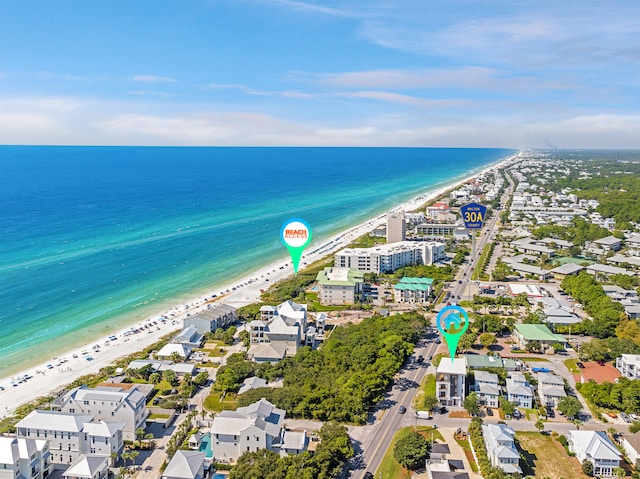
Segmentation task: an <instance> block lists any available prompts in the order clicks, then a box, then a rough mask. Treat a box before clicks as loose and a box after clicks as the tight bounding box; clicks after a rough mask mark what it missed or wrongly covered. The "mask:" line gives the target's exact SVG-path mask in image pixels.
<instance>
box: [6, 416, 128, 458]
mask: <svg viewBox="0 0 640 479" xmlns="http://www.w3.org/2000/svg"><path fill="white" fill-rule="evenodd" d="M123 429H124V423H123V422H118V421H98V420H96V418H95V416H94V415H93V414H79V413H68V412H60V411H41V410H36V411H32V412H31V413H29V415H27V416H26V417H25V418H24V419H22V420H20V421H19V422H18V424H16V436H17V437H18V438H24V439H33V440H47V441H49V451H50V453H51V456H50V457H51V462H53V463H55V464H73V463H74V461H76V460H77V459H78V458H80V457H81V456H83V455H97V456H104V457H107V458H109V461H111V454H112V453H117V454H119V453H120V452H121V451H122V450H123V447H124V440H123Z"/></svg>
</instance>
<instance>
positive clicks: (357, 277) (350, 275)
mask: <svg viewBox="0 0 640 479" xmlns="http://www.w3.org/2000/svg"><path fill="white" fill-rule="evenodd" d="M316 281H317V282H318V299H319V301H320V304H324V305H343V304H355V303H356V301H359V300H360V299H361V297H362V290H363V286H364V276H363V273H361V272H360V271H358V270H357V269H353V268H333V267H330V268H324V269H323V270H321V271H319V272H318V275H317V276H316Z"/></svg>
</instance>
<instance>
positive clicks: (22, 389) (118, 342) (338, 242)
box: [0, 157, 514, 417]
mask: <svg viewBox="0 0 640 479" xmlns="http://www.w3.org/2000/svg"><path fill="white" fill-rule="evenodd" d="M513 158H514V157H511V158H508V159H505V160H503V161H501V162H500V163H497V164H493V165H491V166H490V167H487V168H486V169H485V170H483V172H482V173H485V172H487V171H490V170H493V169H496V168H499V167H501V166H503V165H505V164H507V163H509V162H510V161H511V160H512V159H513ZM478 174H481V173H476V174H474V175H472V176H469V177H467V178H465V179H464V180H461V181H458V182H456V183H455V184H458V185H459V184H462V183H465V182H467V181H469V180H470V179H472V178H474V177H476V176H478ZM455 184H451V185H447V186H446V187H443V188H440V189H438V190H433V191H429V192H425V193H423V194H421V195H419V196H417V197H415V198H413V199H411V200H410V201H408V202H406V203H403V204H402V205H400V206H398V207H397V208H394V209H395V210H401V209H402V210H404V211H412V210H415V209H416V208H418V207H420V206H421V205H423V204H424V203H426V202H428V201H431V200H433V199H435V198H438V197H440V196H442V194H443V193H444V192H445V191H446V190H448V189H450V188H452V187H453V186H454V185H455ZM384 218H385V215H384V214H383V215H380V216H377V217H376V218H372V219H370V220H368V221H366V222H364V223H362V224H360V225H358V226H355V227H353V228H350V229H348V230H346V231H344V232H342V233H340V234H338V235H336V236H335V237H333V239H331V240H329V241H326V242H324V243H322V244H320V245H315V244H313V243H312V244H311V245H310V246H309V247H308V248H307V249H308V250H309V252H307V253H305V254H303V256H302V259H301V263H300V269H303V268H304V266H305V265H306V264H311V263H313V262H315V261H317V260H319V259H322V258H323V257H326V256H328V255H330V254H331V253H334V252H336V251H338V250H340V249H342V248H344V247H346V245H347V244H349V243H350V242H351V241H353V240H354V239H356V238H358V237H360V236H362V235H363V234H366V233H368V232H370V231H372V230H373V229H374V228H375V227H376V226H378V225H379V224H381V223H382V222H383V221H384ZM283 250H284V247H283ZM292 273H293V268H292V266H291V260H290V259H289V258H284V257H283V259H282V260H281V261H278V262H276V263H273V264H270V265H269V266H266V267H264V268H262V269H260V270H258V271H256V272H253V273H251V274H249V275H247V276H246V277H245V278H242V279H241V280H239V281H236V282H234V283H233V284H229V285H225V286H223V287H212V289H211V291H210V292H209V293H208V294H206V295H203V296H202V297H200V298H199V299H197V300H194V301H192V302H190V303H187V304H181V305H179V306H175V307H173V308H172V309H170V310H168V311H162V312H158V314H156V315H154V316H152V317H149V318H147V319H146V320H144V321H138V322H136V323H135V324H132V325H131V326H130V327H128V328H125V329H123V330H120V331H117V332H113V334H112V335H110V336H108V337H102V338H100V339H97V340H96V341H93V342H91V343H90V344H86V345H84V346H83V347H81V348H78V349H74V350H70V351H68V352H67V353H65V354H61V355H60V356H58V357H57V358H47V359H46V360H45V361H43V362H42V364H40V365H39V366H36V367H31V368H29V369H27V370H24V371H22V372H20V373H18V374H15V375H14V376H13V377H5V378H1V379H0V386H2V387H4V390H0V416H2V417H4V416H7V415H10V414H12V412H13V411H14V410H15V408H16V407H17V406H20V405H22V404H24V403H27V402H29V401H32V400H33V399H35V398H37V397H40V396H45V395H47V394H49V393H51V392H53V391H55V390H57V389H59V388H61V387H63V386H65V385H67V384H69V383H71V382H72V381H74V380H75V379H77V378H79V377H81V376H83V375H86V374H91V373H95V372H98V371H99V370H100V368H102V367H105V366H109V365H111V364H112V363H113V362H114V361H115V360H116V359H118V358H120V357H123V356H127V355H129V354H132V353H134V352H136V351H140V350H142V349H144V348H145V347H148V346H149V345H151V344H153V343H155V342H157V341H158V340H159V339H160V338H162V337H163V336H165V335H167V334H169V333H172V332H176V331H179V330H180V329H182V322H183V319H184V318H185V316H187V315H191V314H194V313H196V312H198V311H201V310H203V309H205V308H207V306H208V305H209V304H210V303H211V298H212V296H213V295H216V298H215V300H216V301H219V302H221V303H224V304H229V305H231V306H234V307H240V306H245V305H247V304H251V303H256V302H259V300H260V295H261V291H262V290H266V289H268V288H269V286H270V285H271V284H273V283H275V282H277V281H279V280H281V279H283V278H285V277H287V276H290V275H291V274H292ZM221 295H222V297H221ZM161 318H164V319H162V320H161ZM25 378H26V379H25ZM23 379H24V380H23ZM21 380H22V381H21ZM12 384H16V385H15V386H14V385H12Z"/></svg>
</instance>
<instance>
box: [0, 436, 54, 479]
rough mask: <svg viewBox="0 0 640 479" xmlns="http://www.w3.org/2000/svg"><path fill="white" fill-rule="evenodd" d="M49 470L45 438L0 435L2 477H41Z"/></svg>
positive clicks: (36, 478) (41, 478)
mask: <svg viewBox="0 0 640 479" xmlns="http://www.w3.org/2000/svg"><path fill="white" fill-rule="evenodd" d="M50 472H51V453H50V452H49V443H48V441H47V440H45V439H24V438H16V437H9V436H0V477H1V478H2V479H25V478H30V479H43V478H44V477H47V476H48V475H49V473H50Z"/></svg>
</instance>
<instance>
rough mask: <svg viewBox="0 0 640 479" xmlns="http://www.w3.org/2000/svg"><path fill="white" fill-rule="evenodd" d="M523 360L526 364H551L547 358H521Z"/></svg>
mask: <svg viewBox="0 0 640 479" xmlns="http://www.w3.org/2000/svg"><path fill="white" fill-rule="evenodd" d="M519 359H522V360H523V361H524V362H525V363H548V362H550V361H549V360H548V359H547V358H537V357H533V358H519Z"/></svg>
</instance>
